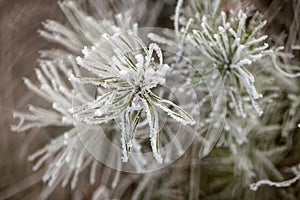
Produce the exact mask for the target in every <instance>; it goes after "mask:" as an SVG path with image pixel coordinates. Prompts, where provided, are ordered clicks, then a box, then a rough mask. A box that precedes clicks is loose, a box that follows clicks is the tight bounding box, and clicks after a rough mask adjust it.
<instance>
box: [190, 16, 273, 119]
mask: <svg viewBox="0 0 300 200" xmlns="http://www.w3.org/2000/svg"><path fill="white" fill-rule="evenodd" d="M221 16H222V23H221V24H216V25H215V24H209V22H208V21H207V19H206V17H205V16H203V18H202V24H201V29H200V30H198V29H195V30H194V31H193V34H191V38H192V39H193V41H194V42H195V45H196V46H197V48H199V50H200V51H201V53H203V55H204V57H205V58H206V59H207V64H206V66H205V67H204V68H205V69H206V68H207V67H213V68H215V69H217V70H218V71H219V72H220V75H221V77H222V79H223V81H224V84H225V87H226V90H227V94H228V96H229V97H230V99H231V101H232V103H233V105H234V107H235V110H236V114H237V115H238V116H242V117H246V113H245V112H244V108H243V95H242V93H243V89H244V90H245V91H246V92H247V94H248V97H249V98H250V101H251V103H252V105H253V108H254V109H255V110H256V112H257V113H258V115H261V114H262V110H261V108H260V107H259V106H258V104H257V102H256V100H257V99H259V98H261V97H262V95H261V94H259V93H258V92H257V90H256V88H255V86H254V82H255V78H254V77H253V75H252V74H251V73H250V72H249V70H247V68H249V67H251V64H252V63H253V62H255V61H257V60H259V59H262V57H263V56H265V55H267V54H270V53H271V52H270V50H268V46H269V45H268V44H267V43H264V44H263V45H262V46H261V45H260V44H261V43H262V42H263V41H264V40H265V39H266V38H267V36H266V35H260V31H261V29H262V28H263V27H264V25H265V24H266V22H265V21H262V22H260V21H259V18H258V16H255V17H254V19H252V20H250V22H249V25H248V27H247V28H246V19H247V16H246V14H245V13H243V12H242V11H239V12H238V14H237V16H236V17H232V18H230V21H227V19H226V14H225V13H224V12H222V13H221ZM200 68H201V67H200Z"/></svg>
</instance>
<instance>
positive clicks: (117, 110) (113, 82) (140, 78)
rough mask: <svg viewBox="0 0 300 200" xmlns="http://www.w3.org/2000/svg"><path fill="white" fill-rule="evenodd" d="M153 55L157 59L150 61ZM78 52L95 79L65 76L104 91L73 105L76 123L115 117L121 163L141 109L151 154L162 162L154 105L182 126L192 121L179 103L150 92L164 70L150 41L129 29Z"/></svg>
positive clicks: (160, 78) (156, 46) (104, 121)
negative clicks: (118, 125)
mask: <svg viewBox="0 0 300 200" xmlns="http://www.w3.org/2000/svg"><path fill="white" fill-rule="evenodd" d="M154 53H156V55H157V57H158V62H156V61H155V59H154ZM84 54H85V57H84V58H77V62H78V64H79V65H80V66H82V67H84V68H85V69H87V70H88V71H90V72H92V73H94V74H96V75H97V76H98V77H96V78H94V77H76V76H74V77H71V80H74V81H78V82H81V83H89V84H93V85H96V86H102V87H104V88H105V89H106V90H107V92H105V93H104V94H102V95H101V96H99V97H98V98H97V99H96V100H95V101H93V102H89V103H86V104H84V105H81V106H78V107H75V108H73V109H72V110H71V112H72V113H74V116H75V117H76V118H77V119H78V120H79V121H82V122H85V123H87V124H102V123H106V122H108V121H110V120H113V119H120V121H121V122H120V125H121V129H122V139H121V142H122V149H123V157H122V159H123V161H124V162H127V160H128V152H130V150H131V148H132V145H133V139H134V135H135V132H136V127H137V124H138V123H139V120H140V117H141V113H142V111H146V118H147V121H148V123H149V127H150V136H149V137H150V141H151V147H152V151H153V155H154V157H155V159H156V160H157V161H158V162H162V157H161V155H160V153H159V147H158V145H159V140H158V137H159V136H158V133H159V125H158V113H157V110H156V108H155V106H156V107H158V108H160V109H162V110H163V111H165V112H166V113H167V114H168V115H169V116H170V117H172V118H173V119H175V120H176V121H178V122H180V123H182V124H194V120H193V118H192V117H191V116H190V115H189V114H187V113H186V112H185V111H184V110H183V109H181V108H180V107H179V106H177V105H176V104H174V103H173V102H171V101H168V100H165V99H162V98H160V97H158V96H157V95H155V94H154V93H153V92H152V91H151V90H152V89H154V88H156V87H157V86H158V85H163V84H164V83H165V81H166V75H167V72H168V70H169V66H168V65H166V64H163V56H162V52H161V50H160V48H159V47H158V45H157V44H155V43H152V44H150V45H149V48H147V47H146V46H145V44H144V43H143V42H142V41H141V39H139V38H138V36H136V35H135V33H132V32H130V33H129V34H128V35H127V36H126V37H125V36H122V35H117V36H115V37H113V38H109V40H108V42H107V43H104V44H103V45H100V46H99V47H92V48H91V50H87V49H85V50H84ZM170 107H172V108H170Z"/></svg>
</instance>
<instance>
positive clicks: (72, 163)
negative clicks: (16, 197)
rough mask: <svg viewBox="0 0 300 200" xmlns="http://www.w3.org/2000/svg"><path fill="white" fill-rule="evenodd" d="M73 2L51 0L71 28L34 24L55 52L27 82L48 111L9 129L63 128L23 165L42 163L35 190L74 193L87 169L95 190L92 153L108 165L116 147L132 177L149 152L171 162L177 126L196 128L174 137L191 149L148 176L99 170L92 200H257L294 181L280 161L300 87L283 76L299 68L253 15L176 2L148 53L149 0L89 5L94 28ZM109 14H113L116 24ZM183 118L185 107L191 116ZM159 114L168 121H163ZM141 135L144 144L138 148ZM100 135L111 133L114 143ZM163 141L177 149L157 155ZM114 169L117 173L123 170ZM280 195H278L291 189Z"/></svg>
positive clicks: (197, 0) (292, 134) (291, 137)
mask: <svg viewBox="0 0 300 200" xmlns="http://www.w3.org/2000/svg"><path fill="white" fill-rule="evenodd" d="M78 2H79V1H78ZM78 2H77V3H76V1H63V2H60V3H59V6H60V8H61V9H62V11H63V13H64V14H65V16H66V17H67V20H68V22H69V24H68V25H64V24H63V23H59V22H56V21H52V20H47V21H46V22H44V23H43V25H44V30H40V31H39V33H40V35H41V36H42V37H44V38H46V39H48V40H50V41H52V42H54V43H56V44H58V45H60V46H61V47H62V48H60V49H54V50H44V51H41V57H42V59H43V60H41V61H40V68H38V69H36V77H37V79H38V82H39V83H38V84H34V83H33V82H32V81H30V80H29V79H26V78H25V79H24V82H25V84H26V85H27V87H28V88H29V89H30V90H32V91H33V92H34V93H36V94H37V95H38V96H41V97H42V98H43V99H45V100H46V101H48V102H49V103H50V104H51V106H52V107H50V108H49V107H38V106H31V105H30V106H29V111H28V112H15V113H14V116H15V117H16V118H18V119H19V123H18V124H16V125H13V126H12V130H14V131H17V132H21V131H26V130H29V129H31V128H34V127H48V126H56V127H64V128H65V129H68V130H67V131H65V132H64V133H63V134H60V135H59V136H57V137H56V138H54V139H52V140H51V142H49V144H47V145H46V146H45V147H44V148H41V149H40V150H38V151H37V152H35V153H34V154H32V155H31V156H29V160H34V161H36V162H35V165H34V167H33V169H34V170H39V169H40V168H42V167H43V166H46V172H45V174H44V176H43V181H44V182H47V183H48V185H49V186H51V188H53V189H54V188H55V186H56V185H57V184H59V183H61V184H62V185H63V186H66V185H67V184H69V183H70V185H71V189H74V188H75V187H76V185H77V183H78V182H79V181H83V180H85V179H86V178H85V177H83V178H82V179H80V176H84V175H85V173H83V172H84V171H85V172H86V171H87V169H90V176H89V179H90V180H89V182H90V183H91V184H93V183H97V180H96V178H97V174H96V173H97V172H98V170H99V167H97V166H98V165H99V163H98V162H97V161H96V160H95V159H94V158H93V157H92V155H95V154H93V153H91V152H90V151H89V150H90V149H91V148H92V149H93V148H95V149H96V147H97V150H99V151H100V152H109V153H110V154H108V156H107V157H106V158H105V159H107V160H106V161H107V162H108V163H109V162H110V161H111V160H113V159H115V154H113V153H112V151H111V149H110V148H112V146H115V145H114V144H117V145H120V146H121V148H122V161H123V162H127V161H128V160H129V159H131V160H130V161H131V162H130V163H127V164H128V165H130V164H132V165H133V167H134V168H136V171H138V172H141V171H143V169H146V167H145V166H148V165H151V164H153V163H151V162H148V161H147V160H146V159H144V158H141V157H142V156H143V153H144V150H145V149H147V148H148V147H149V148H151V149H152V152H153V155H154V158H155V159H156V160H157V161H158V162H160V163H161V162H162V161H163V158H164V163H169V161H170V160H171V159H172V158H173V156H172V154H176V153H177V154H178V155H180V156H181V155H183V152H184V149H183V147H182V146H181V143H180V142H181V141H179V140H178V138H176V134H177V133H176V131H177V126H178V125H179V124H183V125H188V124H189V125H192V124H196V126H194V127H192V126H183V128H182V129H181V130H180V133H179V134H178V135H183V137H186V133H189V134H190V133H192V135H193V136H194V135H195V136H197V139H198V140H195V141H194V143H193V144H192V147H191V148H190V149H191V151H187V153H186V155H185V156H183V157H182V158H181V159H179V160H178V162H176V163H174V164H173V165H172V166H170V167H168V168H165V169H163V170H160V171H158V172H155V173H148V174H145V175H144V174H126V173H123V172H121V171H118V172H116V171H114V170H113V169H111V168H110V167H104V168H103V170H102V171H101V181H100V182H101V184H100V185H99V186H97V187H98V188H97V189H96V190H95V192H94V194H93V199H103V198H104V199H109V198H116V199H123V198H127V197H131V198H132V199H140V198H142V197H143V198H144V199H151V198H161V197H166V198H177V199H186V197H187V196H189V198H190V199H197V198H200V197H201V198H202V197H203V198H207V199H257V196H259V193H254V192H251V191H249V189H254V190H256V189H258V188H259V186H260V185H274V186H277V187H286V186H290V185H291V184H293V183H295V182H296V181H298V179H299V166H297V167H292V168H290V166H287V167H282V166H286V164H285V163H286V156H287V155H290V154H297V150H298V149H297V148H296V147H295V145H294V144H295V143H296V142H295V141H296V140H295V139H297V138H298V134H297V133H298V131H299V129H298V127H297V125H298V126H299V122H300V115H299V113H300V111H299V105H300V103H299V102H300V100H299V86H298V85H299V84H298V83H297V81H295V80H292V79H291V78H295V77H298V76H299V73H298V71H299V69H298V67H297V66H295V65H291V64H290V63H289V62H288V61H289V60H290V57H289V55H286V54H284V53H283V52H282V51H281V50H282V48H280V47H279V48H277V49H274V50H270V49H269V45H268V44H266V43H264V42H265V41H267V36H265V35H263V34H261V32H262V29H263V27H264V25H265V24H266V22H265V21H262V17H261V16H260V15H258V14H255V15H254V16H252V15H251V13H249V12H247V15H248V14H250V15H249V16H246V13H244V12H243V11H228V10H227V9H228V8H236V7H238V6H239V5H240V4H239V2H237V1H230V0H227V1H221V0H209V1H201V0H187V1H183V0H179V1H178V2H177V6H176V8H175V14H174V16H173V18H172V19H173V20H174V31H172V30H165V31H164V32H163V34H162V35H158V34H154V33H150V34H148V35H147V36H148V38H150V39H151V40H152V41H154V42H156V43H159V45H160V46H158V44H156V43H152V44H150V45H149V46H146V45H145V44H144V42H143V41H142V40H141V39H140V38H139V36H138V29H137V28H138V25H137V24H135V23H134V22H135V20H133V19H142V18H143V19H144V20H145V18H148V16H150V17H149V20H150V22H151V23H152V22H155V21H156V20H157V19H158V18H157V17H158V16H156V14H157V13H158V12H159V11H155V12H152V11H153V10H155V9H151V11H149V10H147V5H148V3H149V2H147V3H145V2H146V1H138V2H137V1H136V0H130V1H126V2H125V1H121V2H119V1H116V2H118V3H117V5H111V4H110V3H111V2H113V1H109V2H101V1H99V2H97V1H93V0H91V1H87V2H88V3H91V4H90V5H91V6H90V7H91V9H87V10H90V11H93V12H94V13H93V14H94V16H100V18H99V19H98V18H94V17H92V16H88V15H87V14H86V13H85V12H84V11H83V9H82V8H81V6H80V4H79V3H78ZM80 2H81V3H82V1H80ZM84 2H85V1H84ZM151 2H152V1H151ZM161 2H162V1H158V2H157V3H156V4H155V5H159V4H160V3H161ZM164 3H165V2H164ZM227 3H228V4H227ZM230 3H233V4H230ZM123 4H124V5H125V6H124V5H123ZM162 5H164V4H163V3H162V4H161V8H163V7H162ZM232 5H233V6H232ZM123 6H124V7H123ZM101 7H103V8H101ZM111 7H113V9H116V10H119V11H121V12H122V13H121V14H117V15H115V14H114V12H111V11H110V9H111ZM136 7H137V8H138V9H135V8H136ZM140 8H141V9H140ZM155 8H156V7H155ZM101 9H103V10H101ZM157 10H159V9H157ZM222 10H223V12H221V11H222ZM225 13H227V14H225ZM151 23H150V24H151ZM147 24H148V25H149V23H147ZM142 26H143V24H142ZM129 29H133V31H132V32H131V31H128V30H129ZM121 32H125V33H122V34H120V33H121ZM298 46H299V45H295V46H294V48H295V49H299V48H298ZM161 48H163V49H165V50H166V51H164V52H162V50H161ZM82 53H83V54H84V55H83V56H82V55H81V54H82ZM267 55H268V56H267ZM269 55H270V56H269ZM78 56H79V57H78ZM176 71H177V72H178V71H179V72H180V75H184V80H183V81H182V80H179V78H178V77H176V76H175V77H174V76H173V75H174V74H172V73H173V72H176ZM68 78H69V80H67V79H68ZM83 83H85V84H88V85H87V87H85V86H84V85H83ZM170 83H171V87H170V88H167V89H166V87H168V84H169V85H170ZM173 83H179V84H178V85H179V87H177V86H173V85H172V84H173ZM223 84H224V86H225V93H224V91H223V89H224V88H223ZM91 85H92V87H93V86H96V87H93V89H91V88H92V87H91ZM174 85H176V84H174ZM88 88H89V89H88ZM186 88H192V89H193V91H194V92H195V93H196V95H194V96H192V95H191V93H190V92H189V91H188V90H187V89H186ZM91 90H93V91H91ZM95 91H96V92H95ZM170 91H171V92H170ZM174 91H175V93H176V92H178V94H180V95H179V96H180V99H179V98H178V99H177V98H176V97H175V95H173V94H172V93H173V92H174ZM198 99H201V100H200V101H198ZM227 99H228V100H227ZM195 100H196V101H197V103H196V104H194V101H195ZM178 102H180V104H179V103H178ZM258 104H259V105H258ZM179 105H180V107H179ZM199 108H200V110H201V113H200V112H199ZM185 110H192V111H191V112H190V114H191V115H192V116H193V117H192V116H191V115H190V114H188V113H187V112H186V111H185ZM262 110H263V111H264V113H262ZM162 114H164V115H168V116H169V117H168V118H167V119H166V121H164V122H162V120H161V118H162V116H161V115H162ZM199 116H200V119H201V120H200V121H199V122H198V121H197V123H196V122H195V120H194V119H195V118H196V117H199ZM162 123H165V124H163V126H162ZM147 126H148V127H149V130H148V128H146V127H147ZM195 127H196V128H195ZM100 129H101V130H103V132H101V133H100V132H98V131H99V130H100ZM149 132H150V134H149ZM145 135H147V139H148V136H149V138H150V145H149V144H148V142H147V141H146V140H145V138H142V139H141V137H144V136H145ZM99 136H100V137H102V138H101V139H103V138H104V137H106V136H109V137H110V138H109V139H110V140H111V141H109V142H108V143H106V141H104V140H103V141H102V140H99ZM204 136H205V137H204ZM170 140H172V142H174V143H175V145H174V146H172V147H171V148H169V149H168V151H164V152H163V153H161V152H160V151H159V150H160V146H162V147H166V146H168V145H169V142H170ZM99 141H100V142H99ZM110 142H112V143H114V144H113V145H112V144H111V143H110ZM87 147H90V148H87ZM107 147H108V148H109V149H108V148H107ZM173 147H175V148H173ZM199 151H200V157H201V160H199V155H198V152H199ZM135 153H138V154H139V156H141V157H138V156H136V154H135ZM91 154H92V155H91ZM112 154H113V155H112ZM287 159H288V158H287ZM119 161H120V162H119V163H118V164H120V166H121V167H120V168H119V169H123V168H122V166H126V165H127V164H122V163H121V159H120V160H119ZM155 164H156V162H155ZM159 166H162V165H159ZM286 168H288V169H289V170H290V169H292V171H288V172H293V173H294V174H295V177H294V178H292V179H290V180H288V179H289V178H286V177H287V176H286V173H285V172H286V171H285V169H286ZM147 169H148V168H147ZM121 173H122V175H121ZM112 176H114V180H111V177H112ZM119 180H120V181H119ZM271 180H274V181H271ZM284 180H288V181H284ZM255 182H256V183H255ZM186 183H189V184H186ZM251 183H254V184H252V185H250V184H251ZM137 185H138V186H137ZM182 185H185V187H182ZM136 186H137V187H136ZM262 189H264V188H262ZM47 191H50V192H51V189H49V190H47ZM278 191H279V193H281V192H282V193H283V195H282V196H283V197H286V196H285V194H289V195H290V196H293V192H294V191H293V190H283V189H279V190H278ZM284 192H285V193H284ZM75 195H76V194H75ZM46 196H47V195H46ZM282 196H280V197H282ZM44 197H45V196H44ZM280 197H279V198H280ZM0 198H1V193H0ZM45 198H46V197H45Z"/></svg>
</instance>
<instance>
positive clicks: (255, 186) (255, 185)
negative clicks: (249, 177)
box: [250, 175, 300, 191]
mask: <svg viewBox="0 0 300 200" xmlns="http://www.w3.org/2000/svg"><path fill="white" fill-rule="evenodd" d="M299 179H300V175H297V176H296V177H294V178H292V179H290V180H287V181H281V182H273V181H270V180H260V181H258V182H256V183H252V184H251V185H250V189H251V190H253V191H256V190H257V189H258V187H260V186H262V185H269V186H275V187H288V186H290V185H292V184H293V183H295V182H296V181H298V180H299Z"/></svg>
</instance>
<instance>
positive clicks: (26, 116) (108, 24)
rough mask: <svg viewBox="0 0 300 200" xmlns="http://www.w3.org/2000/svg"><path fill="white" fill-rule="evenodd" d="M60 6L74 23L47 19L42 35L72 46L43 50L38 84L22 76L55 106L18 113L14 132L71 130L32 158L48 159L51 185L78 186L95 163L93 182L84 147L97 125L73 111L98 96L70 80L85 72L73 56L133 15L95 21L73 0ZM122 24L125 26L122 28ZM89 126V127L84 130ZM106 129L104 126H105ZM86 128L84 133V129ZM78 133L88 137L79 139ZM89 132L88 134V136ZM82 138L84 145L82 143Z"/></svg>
mask: <svg viewBox="0 0 300 200" xmlns="http://www.w3.org/2000/svg"><path fill="white" fill-rule="evenodd" d="M59 6H60V8H61V9H62V11H63V12H64V14H65V15H66V17H67V19H68V21H69V23H70V25H71V26H70V27H68V26H66V25H62V24H61V23H59V22H56V21H52V20H47V21H46V22H45V23H43V25H44V28H45V30H39V33H40V35H41V36H42V37H44V38H46V39H48V40H50V41H53V42H55V43H57V44H60V45H62V46H63V47H65V48H67V49H68V50H63V49H53V50H43V51H41V57H43V59H45V60H40V68H37V69H36V70H35V73H36V77H37V79H38V81H39V84H34V83H33V82H32V81H31V80H29V79H28V78H24V83H25V85H26V86H27V87H28V88H29V89H30V90H31V91H32V92H34V93H35V94H37V95H38V96H40V97H41V98H43V99H44V100H45V101H47V102H49V103H50V104H51V105H52V108H42V107H38V106H33V105H30V106H29V112H14V117H15V118H18V119H19V123H18V124H17V125H13V126H12V128H11V129H12V130H13V131H17V132H23V131H27V130H28V129H31V128H35V127H46V126H57V127H67V128H69V130H68V131H66V132H65V133H63V134H62V135H60V136H58V137H57V138H55V139H53V140H52V141H51V142H50V143H49V144H48V145H46V146H45V147H44V148H42V149H40V150H38V151H37V152H36V153H34V154H32V155H31V156H30V157H29V160H31V161H33V160H37V161H36V164H35V166H34V167H33V170H38V169H39V168H41V166H42V165H44V164H45V163H46V162H48V160H51V164H49V166H48V167H47V171H46V172H45V174H44V176H43V181H44V182H48V185H49V186H52V185H56V184H58V183H60V182H62V185H63V186H66V185H67V184H68V183H69V182H70V180H71V188H72V189H74V188H75V186H76V184H77V180H78V176H79V174H80V173H81V172H82V171H84V170H85V169H87V168H88V167H91V178H90V183H94V182H95V173H96V171H95V170H96V167H97V165H98V161H97V160H95V159H94V158H93V157H92V156H91V155H90V153H89V152H88V151H87V150H86V147H85V146H84V144H85V145H88V144H90V145H91V146H92V144H93V145H95V144H94V143H93V142H94V141H95V138H96V137H97V134H98V133H97V130H98V129H97V127H96V126H91V125H90V126H85V125H83V124H80V123H78V122H77V120H74V118H73V115H72V113H70V112H69V109H70V108H72V106H74V105H80V104H83V103H85V102H88V101H93V100H94V94H91V92H90V91H89V90H88V89H87V88H86V87H84V86H83V85H82V84H78V83H75V82H69V81H67V78H68V77H69V75H70V73H71V72H72V74H74V75H76V76H80V74H81V70H80V68H79V66H78V65H77V64H76V61H75V57H76V55H78V54H79V53H81V50H82V49H83V47H84V46H91V45H92V44H98V43H100V42H101V39H102V37H101V36H102V35H103V34H104V33H106V34H111V35H113V34H115V33H117V32H121V31H122V30H123V28H124V29H127V28H129V24H130V22H129V21H130V20H131V18H130V17H129V16H128V13H127V14H126V13H125V14H124V15H127V17H126V18H123V15H122V14H119V15H116V16H115V17H116V21H117V24H115V22H113V20H108V19H107V20H96V19H94V18H92V17H90V16H88V15H87V14H85V13H84V12H83V11H82V10H81V9H79V7H78V4H77V3H76V2H74V1H63V2H59ZM118 23H119V25H122V27H118ZM84 127H86V128H84ZM103 128H104V129H105V127H103ZM84 129H86V130H85V131H82V130H84ZM79 132H84V133H85V135H83V136H82V137H80V136H79V135H78V134H79ZM87 136H88V137H87ZM83 142H84V144H83Z"/></svg>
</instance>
